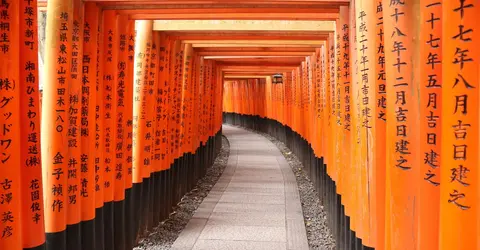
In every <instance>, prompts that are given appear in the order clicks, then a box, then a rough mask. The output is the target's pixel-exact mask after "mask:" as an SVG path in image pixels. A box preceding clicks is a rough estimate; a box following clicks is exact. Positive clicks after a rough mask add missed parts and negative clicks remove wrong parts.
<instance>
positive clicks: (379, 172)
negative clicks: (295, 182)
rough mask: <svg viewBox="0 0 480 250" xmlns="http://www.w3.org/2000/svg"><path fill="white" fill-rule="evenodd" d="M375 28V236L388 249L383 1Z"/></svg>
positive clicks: (379, 245)
mask: <svg viewBox="0 0 480 250" xmlns="http://www.w3.org/2000/svg"><path fill="white" fill-rule="evenodd" d="M375 5H376V12H375V13H376V14H375V18H376V22H375V23H376V26H375V35H376V38H375V50H376V57H375V64H376V66H375V74H376V78H375V79H376V81H375V99H376V102H377V104H376V106H375V112H374V113H373V112H372V114H374V116H375V135H374V138H375V140H374V142H373V145H374V147H373V150H374V152H375V157H374V161H375V162H374V166H375V171H376V175H375V176H374V178H375V180H376V185H375V186H376V188H375V203H374V205H373V207H372V210H371V211H372V215H373V217H371V218H372V221H373V222H374V225H373V226H372V230H373V231H372V237H373V238H374V240H373V242H374V246H375V249H377V250H383V249H384V248H385V168H386V165H385V163H386V156H385V154H386V151H385V148H386V144H385V143H386V140H385V138H386V128H387V110H386V109H387V91H386V88H387V86H386V82H385V81H386V75H385V44H384V37H385V33H384V29H383V5H382V0H376V2H375Z"/></svg>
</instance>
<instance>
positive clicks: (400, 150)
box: [383, 1, 424, 249]
mask: <svg viewBox="0 0 480 250" xmlns="http://www.w3.org/2000/svg"><path fill="white" fill-rule="evenodd" d="M418 7H419V6H418V4H417V3H415V1H404V2H395V3H393V4H392V2H391V1H383V13H384V15H383V16H384V19H383V22H384V27H385V34H387V35H386V36H385V54H386V57H385V66H386V77H387V78H386V79H387V80H386V84H387V100H391V101H387V121H388V122H387V133H386V134H387V142H386V156H387V163H386V166H387V167H386V205H385V207H386V210H385V214H386V215H392V216H386V226H385V231H386V237H385V249H408V248H411V247H412V246H414V245H415V244H416V242H418V234H417V226H418V214H419V213H418V198H419V197H418V180H420V159H421V158H420V155H421V154H420V147H419V146H420V137H419V135H420V133H419V129H418V128H419V127H420V122H419V119H418V117H419V112H418V111H419V108H420V107H419V101H416V100H419V98H420V97H419V96H418V92H419V82H420V78H419V73H418V70H419V67H422V66H423V65H422V66H420V58H419V54H418V53H416V51H417V49H418V48H419V47H418V46H424V45H420V44H419V40H418V39H419V37H420V34H419V25H418V24H419V23H420V20H419V17H420V14H419V11H420V9H419V8H418ZM422 176H423V175H422ZM412 180H417V181H412Z"/></svg>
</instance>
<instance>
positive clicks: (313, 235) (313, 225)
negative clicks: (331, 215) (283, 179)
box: [260, 133, 336, 250]
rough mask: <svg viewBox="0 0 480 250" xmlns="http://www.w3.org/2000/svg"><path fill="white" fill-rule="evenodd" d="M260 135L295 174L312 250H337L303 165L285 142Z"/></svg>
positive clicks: (266, 135) (323, 212) (321, 206)
mask: <svg viewBox="0 0 480 250" xmlns="http://www.w3.org/2000/svg"><path fill="white" fill-rule="evenodd" d="M260 134H261V135H263V136H265V137H266V138H267V139H269V140H270V141H271V142H273V144H275V145H276V146H277V148H278V149H279V150H280V151H281V152H282V154H283V156H285V158H286V159H287V162H288V164H289V165H290V167H291V168H292V171H293V172H294V173H295V177H296V179H297V186H298V190H299V191H300V200H301V202H302V210H303V217H304V220H305V227H306V229H307V238H308V245H309V246H310V249H322V250H323V249H325V250H333V249H335V246H336V244H335V239H334V238H333V235H332V232H331V231H330V228H329V227H328V226H327V214H326V212H325V210H324V208H323V205H322V203H321V202H320V199H319V198H318V197H319V196H318V193H317V191H316V190H315V188H314V187H313V184H312V182H311V181H310V178H309V177H308V174H307V172H305V170H304V168H303V165H302V163H301V162H300V160H299V159H298V158H297V156H295V154H293V153H292V151H290V149H289V148H288V147H287V146H286V145H285V144H284V143H283V142H281V141H279V140H277V139H276V138H275V137H272V136H270V135H268V134H264V133H260Z"/></svg>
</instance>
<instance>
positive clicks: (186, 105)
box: [181, 44, 193, 191]
mask: <svg viewBox="0 0 480 250" xmlns="http://www.w3.org/2000/svg"><path fill="white" fill-rule="evenodd" d="M192 59H193V47H192V44H185V55H184V58H183V74H182V95H183V97H182V99H183V102H182V105H183V107H182V115H181V117H183V119H184V122H183V135H182V138H183V139H182V143H183V149H182V151H183V152H184V153H191V148H192V134H191V130H192V114H191V105H192V100H193V93H192V90H193V88H192V69H193V68H192V61H193V60H192ZM182 177H183V178H186V176H182ZM185 191H186V190H185Z"/></svg>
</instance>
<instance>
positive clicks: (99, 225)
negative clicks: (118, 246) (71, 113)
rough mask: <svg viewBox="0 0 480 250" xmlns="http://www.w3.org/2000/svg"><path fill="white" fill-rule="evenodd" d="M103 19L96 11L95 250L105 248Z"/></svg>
mask: <svg viewBox="0 0 480 250" xmlns="http://www.w3.org/2000/svg"><path fill="white" fill-rule="evenodd" d="M103 23H104V18H103V11H98V26H97V27H96V29H97V31H98V33H97V34H98V35H97V58H96V60H97V72H96V78H95V89H96V90H97V95H96V98H95V100H96V105H95V246H96V248H97V249H104V248H105V240H104V223H103V220H104V211H103V204H104V196H105V192H104V190H105V188H104V184H103V182H104V171H103V170H104V169H103V167H104V159H105V147H104V144H105V142H104V116H105V107H104V105H103V103H104V100H103V92H104V91H103V68H104V67H103V58H104V55H105V51H104V48H103V44H104V41H103V38H104V27H103Z"/></svg>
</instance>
